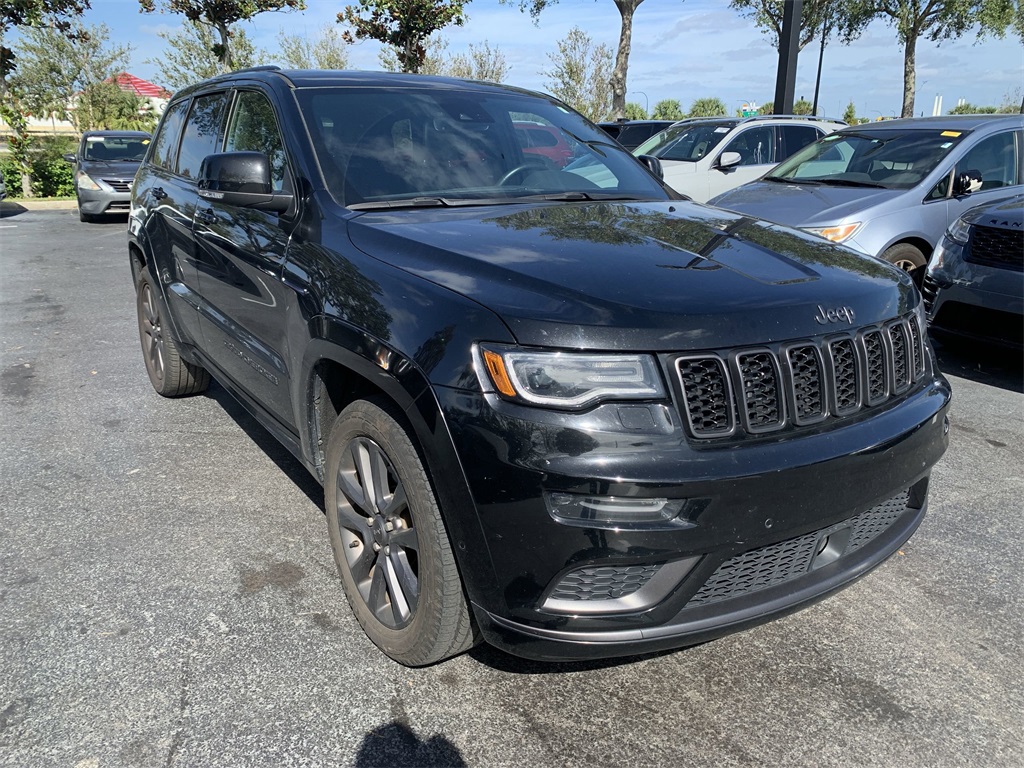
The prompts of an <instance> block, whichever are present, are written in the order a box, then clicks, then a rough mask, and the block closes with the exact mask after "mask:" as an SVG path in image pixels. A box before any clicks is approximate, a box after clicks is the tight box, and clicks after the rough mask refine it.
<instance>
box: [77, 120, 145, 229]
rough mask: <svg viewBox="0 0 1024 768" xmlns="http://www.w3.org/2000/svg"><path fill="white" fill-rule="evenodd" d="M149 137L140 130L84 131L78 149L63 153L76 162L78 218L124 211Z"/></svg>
mask: <svg viewBox="0 0 1024 768" xmlns="http://www.w3.org/2000/svg"><path fill="white" fill-rule="evenodd" d="M151 138H152V137H151V136H150V134H148V133H144V132H142V131H86V132H85V133H84V134H82V140H81V142H79V145H78V151H77V152H73V153H69V154H67V155H64V159H65V160H67V161H68V162H69V163H71V164H72V165H73V166H75V197H76V198H77V200H78V218H79V219H80V220H82V221H92V220H94V219H96V218H97V217H99V216H102V215H104V214H109V213H127V212H128V206H129V204H130V202H131V189H132V181H133V180H134V179H135V172H136V171H137V170H138V169H139V164H140V163H141V162H142V156H143V155H144V154H145V152H146V148H147V147H148V146H149V141H150V139H151Z"/></svg>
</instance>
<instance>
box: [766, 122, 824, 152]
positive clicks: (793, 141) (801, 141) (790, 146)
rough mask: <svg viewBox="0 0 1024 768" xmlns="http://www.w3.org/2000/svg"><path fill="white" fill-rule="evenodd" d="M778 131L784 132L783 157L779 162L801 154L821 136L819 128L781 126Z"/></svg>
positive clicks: (777, 128)
mask: <svg viewBox="0 0 1024 768" xmlns="http://www.w3.org/2000/svg"><path fill="white" fill-rule="evenodd" d="M776 130H778V131H782V156H781V157H779V160H780V161H782V160H785V159H786V158H787V157H789V156H790V155H792V154H795V153H796V152H799V151H800V150H801V149H803V148H804V147H806V146H807V145H808V144H813V143H814V142H816V141H817V140H818V139H819V138H820V137H821V134H820V133H819V132H818V129H817V128H813V127H811V126H809V125H780V126H777V127H776Z"/></svg>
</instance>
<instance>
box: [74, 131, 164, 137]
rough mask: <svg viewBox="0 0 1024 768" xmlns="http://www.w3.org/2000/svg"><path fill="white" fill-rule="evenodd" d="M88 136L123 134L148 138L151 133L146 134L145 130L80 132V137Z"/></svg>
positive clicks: (115, 135)
mask: <svg viewBox="0 0 1024 768" xmlns="http://www.w3.org/2000/svg"><path fill="white" fill-rule="evenodd" d="M88 136H103V137H110V138H114V137H117V136H124V137H127V138H136V137H137V138H143V139H148V138H150V137H151V134H148V133H146V132H145V131H85V132H83V133H82V138H83V139H84V138H86V137H88Z"/></svg>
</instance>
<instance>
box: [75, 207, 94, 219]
mask: <svg viewBox="0 0 1024 768" xmlns="http://www.w3.org/2000/svg"><path fill="white" fill-rule="evenodd" d="M78 220H79V221H84V222H86V223H90V222H93V221H96V218H95V217H94V216H92V215H91V214H88V213H85V212H84V211H83V210H82V208H81V206H79V208H78Z"/></svg>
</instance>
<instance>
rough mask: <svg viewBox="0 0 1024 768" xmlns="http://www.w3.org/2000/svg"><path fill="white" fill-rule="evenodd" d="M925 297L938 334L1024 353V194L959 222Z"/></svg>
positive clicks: (934, 263)
mask: <svg viewBox="0 0 1024 768" xmlns="http://www.w3.org/2000/svg"><path fill="white" fill-rule="evenodd" d="M921 292H922V293H923V294H924V302H925V307H926V309H927V311H928V322H929V327H930V328H931V330H932V331H933V332H937V333H939V334H942V335H945V336H951V337H962V338H968V339H982V340H985V341H995V342H998V343H1001V344H1006V345H1009V346H1013V347H1016V348H1018V349H1020V348H1021V347H1024V194H1020V195H1015V196H1014V197H1010V198H1006V199H1003V200H999V201H997V202H993V203H987V204H986V205H980V206H977V207H976V208H971V209H970V210H969V211H967V213H965V214H963V215H962V216H960V218H958V219H957V220H956V221H954V222H953V223H952V224H951V225H950V226H949V229H947V230H946V233H945V235H944V236H943V238H942V240H941V241H940V242H939V244H938V246H937V247H936V248H935V252H934V253H933V254H932V257H931V260H930V261H929V262H928V272H927V274H926V275H925V277H924V285H923V286H922V289H921Z"/></svg>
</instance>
